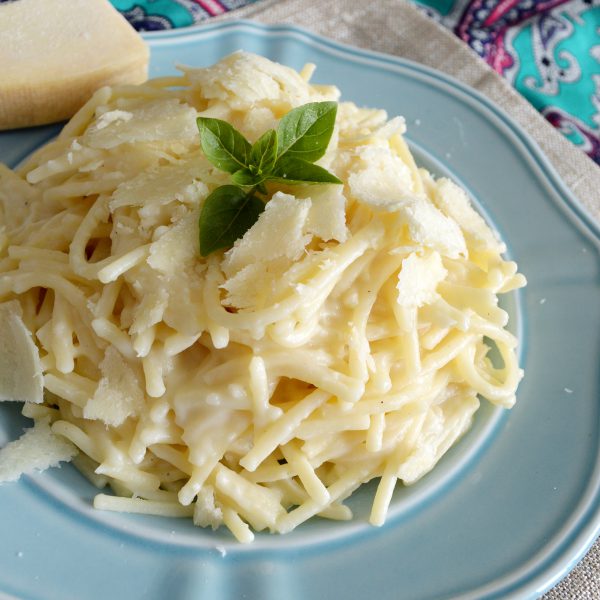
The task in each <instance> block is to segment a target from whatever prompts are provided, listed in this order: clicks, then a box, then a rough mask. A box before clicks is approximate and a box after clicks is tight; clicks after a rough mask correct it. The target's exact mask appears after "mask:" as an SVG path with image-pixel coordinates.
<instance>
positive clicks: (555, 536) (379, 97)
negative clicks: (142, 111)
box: [0, 22, 600, 600]
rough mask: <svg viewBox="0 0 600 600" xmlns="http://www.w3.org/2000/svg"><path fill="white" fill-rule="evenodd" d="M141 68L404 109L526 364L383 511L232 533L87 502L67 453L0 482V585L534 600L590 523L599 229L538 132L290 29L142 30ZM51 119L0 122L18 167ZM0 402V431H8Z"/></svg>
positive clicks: (149, 592)
mask: <svg viewBox="0 0 600 600" xmlns="http://www.w3.org/2000/svg"><path fill="white" fill-rule="evenodd" d="M148 41H149V43H150V45H151V47H152V67H151V75H152V76H158V75H163V74H166V73H171V72H173V71H174V64H176V63H185V64H190V65H208V64H211V63H213V62H214V61H216V60H218V59H219V58H220V57H222V56H223V55H225V54H227V53H229V52H232V51H234V50H237V49H244V50H248V51H253V52H258V53H260V54H263V55H265V56H268V57H270V58H272V59H275V60H277V61H279V62H283V63H285V64H288V65H291V66H293V67H296V68H299V67H301V66H302V65H303V64H304V63H306V62H314V63H316V64H317V65H318V70H317V73H316V76H315V81H317V82H321V83H325V82H327V83H334V84H336V85H338V86H339V87H340V88H341V90H342V91H343V97H344V98H345V99H348V100H352V101H354V102H356V103H358V104H360V105H368V106H373V107H383V108H385V109H387V110H388V111H389V114H390V115H396V114H401V115H404V116H405V117H406V120H407V123H408V127H409V134H408V138H409V140H410V142H411V145H412V148H413V151H414V152H415V154H416V156H417V157H418V160H419V162H421V164H423V165H424V166H426V167H428V168H430V169H432V170H433V171H435V172H436V173H438V174H446V175H450V176H451V177H453V178H455V179H456V180H458V181H460V182H461V183H462V184H463V185H464V186H465V187H466V188H468V190H469V191H470V192H471V194H472V195H473V197H474V198H475V199H476V200H477V202H478V205H479V207H480V209H481V210H482V211H483V212H484V213H485V214H486V216H487V217H488V218H489V219H490V221H491V222H492V223H493V224H494V226H495V227H496V229H497V230H498V231H499V232H500V233H501V235H502V236H503V238H504V239H505V241H506V242H507V244H508V247H509V252H510V255H511V256H512V257H514V258H515V259H516V260H518V262H519V265H520V267H521V270H522V272H524V273H525V274H526V275H527V277H528V279H529V285H528V287H527V288H526V289H525V291H524V292H522V293H521V294H520V295H514V296H513V297H512V298H511V299H509V301H508V303H507V306H508V309H509V311H510V312H511V314H512V318H513V325H512V327H513V329H514V330H516V331H517V332H518V333H519V335H520V336H521V337H522V339H523V344H522V357H521V358H522V363H523V365H524V367H525V369H526V377H525V379H524V381H523V383H522V385H521V387H520V390H519V400H518V404H517V406H516V407H515V408H514V409H513V411H512V412H510V414H506V413H503V412H501V411H498V410H492V409H490V408H484V409H483V410H482V411H481V412H480V414H479V415H478V418H477V420H476V423H475V425H474V427H473V430H472V431H471V432H470V433H469V434H468V435H467V436H466V437H465V438H463V440H461V442H460V444H459V445H458V446H457V447H456V448H454V449H453V450H452V451H451V452H450V453H449V454H448V455H447V456H446V457H445V458H444V459H443V461H442V462H441V463H440V465H438V467H437V468H436V470H435V471H434V472H433V473H431V474H430V475H429V476H427V477H426V478H424V479H423V480H422V481H421V482H420V483H418V484H417V485H415V486H414V487H412V488H410V489H402V490H398V491H397V493H396V495H395V498H394V502H393V505H392V508H391V515H390V518H389V520H388V522H387V523H386V525H385V526H384V527H382V528H380V529H375V528H372V527H369V526H368V525H367V524H366V517H367V515H368V509H369V503H370V500H371V498H372V494H373V491H374V488H373V486H367V487H366V489H363V490H361V491H360V492H359V493H358V494H357V495H356V497H355V498H353V499H352V500H351V505H352V507H353V509H354V511H355V514H356V517H357V518H356V520H355V521H354V522H352V523H330V522H324V521H314V522H312V523H309V524H307V525H305V526H303V527H301V528H299V529H298V530H296V531H294V532H293V533H291V534H290V535H288V536H285V537H272V536H268V535H266V536H259V537H258V539H257V541H256V543H255V544H253V545H252V546H249V547H248V546H246V547H240V546H238V545H236V544H235V543H234V542H232V540H231V539H230V538H229V537H228V536H227V535H226V533H224V532H216V533H213V532H211V531H203V530H200V529H196V528H193V527H192V526H191V524H190V523H188V522H186V521H178V520H174V519H172V520H162V519H159V518H154V517H142V516H131V515H118V514H112V513H102V512H98V511H93V510H92V509H90V499H91V498H92V497H93V494H94V490H93V489H92V488H91V487H90V486H89V485H88V484H87V483H86V482H85V481H84V480H83V479H82V477H81V476H80V475H79V474H78V473H77V472H76V471H75V470H74V469H73V468H72V467H70V466H67V467H63V468H62V469H56V470H53V471H52V472H47V473H44V474H42V475H41V476H38V477H35V478H23V479H22V480H21V481H20V482H19V483H18V484H14V485H5V486H3V487H2V488H0V540H1V543H0V590H1V591H0V594H2V593H3V594H4V595H5V596H6V597H13V596H15V597H18V598H39V599H44V600H50V599H57V600H65V599H67V598H74V599H97V600H99V599H104V598H128V599H131V600H134V599H138V598H140V599H141V598H146V599H150V600H161V599H164V598H168V599H169V600H183V599H192V598H194V599H207V600H238V599H242V598H243V599H246V600H305V599H311V600H320V599H325V598H331V599H338V598H343V599H344V600H362V599H364V598H377V599H378V600H384V599H393V600H398V599H404V598H405V599H410V600H419V599H433V598H436V599H440V598H457V597H460V598H473V599H475V598H483V597H485V598H519V599H520V600H521V599H523V598H534V597H536V596H537V595H539V594H540V593H542V592H543V591H544V590H546V589H548V588H549V587H551V586H552V585H553V584H555V583H556V582H557V581H558V580H559V579H560V578H561V577H563V576H564V575H565V574H566V572H567V571H568V570H569V568H571V567H572V566H573V565H574V563H575V562H576V561H577V560H578V559H579V558H580V557H581V556H582V555H583V553H584V552H585V551H586V549H587V548H588V547H589V546H590V544H591V543H592V542H593V540H594V538H595V537H596V535H597V533H598V526H599V522H600V514H599V513H600V511H599V483H600V477H599V455H598V441H599V437H600V436H599V425H600V423H599V400H600V393H599V385H598V384H599V374H598V373H599V370H598V365H599V364H600V363H599V354H600V346H599V341H600V340H599V332H600V327H599V325H600V275H599V272H600V268H599V267H600V252H599V246H600V244H599V240H600V234H599V231H598V228H597V227H596V226H595V225H594V224H593V223H592V221H591V220H590V219H589V218H588V217H587V216H586V214H585V212H584V211H583V210H582V209H581V207H580V205H579V203H578V201H577V200H576V199H575V198H574V197H573V196H572V195H571V194H570V193H569V192H568V191H567V189H566V188H565V186H564V185H563V184H562V182H561V181H560V179H559V178H558V176H557V175H556V173H555V172H554V171H553V170H552V168H551V166H550V165H549V164H548V162H547V161H546V159H545V158H544V156H543V155H542V154H541V152H540V151H539V149H538V148H537V147H536V145H535V144H534V143H533V142H532V141H531V140H530V139H529V138H528V137H527V136H526V135H525V134H524V133H523V132H522V131H521V130H520V129H519V128H518V127H517V126H516V125H515V124H514V123H513V122H512V121H511V120H510V119H509V118H508V117H507V116H506V115H505V114H504V113H503V112H502V111H500V110H499V109H498V108H496V107H495V106H494V105H493V104H492V103H490V102H489V101H488V100H486V99H484V98H482V97H481V96H479V95H478V94H477V93H475V92H473V91H472V90H470V89H469V88H467V87H465V86H463V85H461V84H459V83H457V82H455V81H453V80H451V79H449V78H448V77H446V76H444V75H441V74H439V73H436V72H434V71H432V70H429V69H426V68H424V67H421V66H419V65H415V64H412V63H409V62H406V61H403V60H399V59H397V58H392V57H388V56H383V55H379V54H374V53H372V52H367V51H364V50H357V49H353V48H348V47H344V46H341V45H338V44H336V43H333V42H331V41H328V40H325V39H322V38H319V37H317V36H315V35H313V34H311V33H307V32H305V31H302V30H299V29H296V28H291V27H274V28H267V27H263V26H260V25H256V24H252V23H248V22H238V23H229V24H221V25H216V26H210V27H205V28H203V29H201V30H187V31H179V32H175V33H169V34H166V35H158V36H150V37H149V38H148ZM56 130H57V129H56V128H55V127H54V128H53V127H49V128H37V129H34V130H27V131H16V132H12V133H3V134H0V159H1V160H3V161H4V162H7V163H9V164H11V165H14V164H16V163H17V162H18V161H19V160H21V159H22V158H23V157H24V156H25V155H26V154H27V153H29V152H30V151H31V150H32V149H34V148H35V147H37V146H38V145H39V144H40V143H42V142H43V141H45V140H46V139H48V138H49V137H51V136H52V135H54V134H55V132H56ZM24 425H25V420H24V419H22V418H21V417H19V415H18V407H16V406H13V405H8V406H7V405H6V404H5V405H3V406H1V407H0V443H4V442H5V441H7V440H8V439H11V438H15V437H17V436H18V434H19V432H20V430H21V428H22V427H23V426H24Z"/></svg>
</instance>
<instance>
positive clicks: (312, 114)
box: [197, 102, 342, 256]
mask: <svg viewBox="0 0 600 600" xmlns="http://www.w3.org/2000/svg"><path fill="white" fill-rule="evenodd" d="M336 112H337V103H335V102H311V103H310V104H304V105H303V106H299V107H298V108H294V109H293V110H291V111H290V112H289V113H287V114H286V115H285V116H284V117H283V118H282V119H281V121H280V122H279V126H278V127H277V131H276V130H274V129H270V130H269V131H267V132H266V133H264V134H263V135H262V136H261V137H260V138H259V139H258V140H257V141H256V142H255V143H254V144H250V142H249V141H248V140H247V139H246V138H245V137H244V136H243V135H242V134H241V133H240V132H239V131H238V130H237V129H236V128H235V127H233V126H232V125H230V124H229V123H227V122H226V121H222V120H221V119H210V118H206V117H199V118H198V120H197V123H198V130H199V131H200V144H201V145H202V150H203V152H204V154H205V156H206V158H207V159H208V160H209V161H210V162H211V163H212V164H213V165H214V166H215V167H217V168H218V169H220V170H221V171H225V172H227V173H230V174H231V180H232V182H233V184H235V185H232V184H230V185H223V186H221V187H218V188H217V189H215V190H214V191H213V192H212V193H211V194H210V195H209V196H208V197H207V198H206V200H205V201H204V204H203V205H202V209H201V211H200V223H199V225H200V254H201V255H202V256H208V255H209V254H210V253H211V252H214V251H215V250H220V249H221V248H228V247H230V246H232V245H233V243H234V242H235V240H237V239H239V238H240V237H242V236H243V235H244V233H246V231H248V229H250V227H252V225H254V223H256V221H257V220H258V217H259V216H260V213H261V212H262V211H263V210H264V207H265V201H264V199H261V198H260V196H259V194H261V195H265V194H266V193H267V189H266V187H265V182H266V181H274V182H279V183H283V184H286V185H290V184H291V185H296V184H319V183H337V184H339V183H342V182H341V181H340V180H339V179H338V178H337V177H336V176H335V175H333V174H332V173H330V172H329V171H327V170H326V169H323V167H319V166H318V165H315V164H313V163H314V162H315V161H316V160H319V158H321V157H322V156H323V155H324V154H325V151H326V150H327V146H328V145H329V141H330V139H331V135H332V133H333V127H334V124H335V115H336Z"/></svg>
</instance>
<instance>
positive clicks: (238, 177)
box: [231, 169, 265, 186]
mask: <svg viewBox="0 0 600 600" xmlns="http://www.w3.org/2000/svg"><path fill="white" fill-rule="evenodd" d="M264 180H265V176H264V175H255V174H254V173H252V171H250V169H240V170H239V171H236V172H235V173H234V174H233V175H232V176H231V181H233V183H235V184H237V185H246V186H247V185H258V184H259V183H260V182H261V181H264Z"/></svg>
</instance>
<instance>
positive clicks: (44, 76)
mask: <svg viewBox="0 0 600 600" xmlns="http://www.w3.org/2000/svg"><path fill="white" fill-rule="evenodd" d="M0 39H1V40H2V44H0V64H1V65H2V78H1V79H0V129H15V128H17V127H27V126H32V125H43V124H46V123H53V122H56V121H61V120H64V119H67V118H69V117H71V116H72V115H73V114H75V113H76V112H77V110H79V108H81V106H83V104H84V103H85V102H86V101H87V100H88V99H89V98H90V96H91V95H92V94H93V93H94V92H95V91H96V90H97V89H99V88H101V87H102V86H105V85H117V84H122V83H133V84H136V83H142V82H144V81H145V80H146V78H147V67H148V56H149V52H148V48H147V47H146V45H145V43H144V42H143V41H142V39H141V38H140V37H139V36H138V35H137V34H136V32H135V31H134V30H133V29H132V28H131V27H130V26H129V24H128V23H127V21H125V19H123V17H121V15H119V13H118V12H117V11H116V10H115V9H114V8H113V7H112V5H111V4H110V3H109V2H108V0H53V2H47V1H45V0H19V2H9V3H3V4H1V5H0Z"/></svg>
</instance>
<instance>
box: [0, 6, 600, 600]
mask: <svg viewBox="0 0 600 600" xmlns="http://www.w3.org/2000/svg"><path fill="white" fill-rule="evenodd" d="M0 1H1V0H0ZM111 1H112V2H113V3H114V4H115V6H117V8H119V9H120V10H122V11H123V13H124V14H125V15H126V16H128V18H130V20H131V21H132V22H133V23H134V25H136V23H137V25H136V26H137V27H138V28H139V29H146V30H147V29H156V28H159V27H158V26H151V25H150V24H149V23H150V21H152V23H153V24H154V25H156V23H158V22H159V21H157V20H152V19H153V18H155V17H162V18H164V19H166V21H162V22H163V23H164V24H165V26H166V27H173V26H182V25H181V24H178V23H180V21H177V20H176V19H175V17H173V16H172V15H171V16H169V11H168V10H167V9H172V8H173V5H178V7H179V8H185V9H186V14H187V16H185V15H184V14H183V13H181V12H180V13H178V14H179V15H180V16H181V18H182V19H183V21H182V22H183V25H190V24H192V23H195V22H197V21H202V20H204V19H206V18H209V15H211V14H212V15H217V16H215V17H211V18H214V19H215V20H217V21H219V20H223V19H227V18H238V17H239V18H252V19H255V20H258V21H262V22H264V23H292V24H295V25H300V26H303V27H306V28H309V29H311V30H313V31H315V32H316V33H320V34H321V35H325V36H327V37H332V38H334V39H336V40H338V41H340V42H343V43H346V44H352V45H355V46H361V47H363V48H370V49H372V50H377V51H379V52H385V53H388V54H393V55H397V56H402V57H405V58H408V59H411V60H414V61H417V62H420V63H422V64H425V65H428V66H431V67H435V68H437V69H438V70H441V71H444V72H446V73H448V74H450V75H452V76H454V77H456V78H457V79H460V80H461V81H463V82H464V83H466V84H468V85H470V86H472V87H473V88H475V89H477V90H478V91H480V92H481V93H483V94H485V95H487V96H488V97H490V98H492V99H493V100H494V101H495V102H496V103H497V104H499V105H500V106H501V107H502V108H503V109H504V110H505V111H506V112H507V113H509V114H510V115H511V117H512V118H513V119H514V120H515V121H516V122H518V123H519V124H520V125H521V127H522V128H523V129H524V130H526V131H527V132H528V133H529V135H531V136H532V138H533V139H535V140H536V142H537V143H538V144H539V145H540V147H541V148H542V150H543V151H544V152H545V154H546V155H547V156H548V158H549V159H550V161H551V162H552V163H553V165H554V167H555V168H556V170H557V171H558V172H559V173H560V175H561V177H562V178H563V180H564V181H565V183H566V184H567V185H568V186H569V187H570V188H571V190H572V191H573V192H574V193H575V194H576V195H577V196H578V198H579V200H580V201H581V203H582V204H583V205H584V206H585V208H586V209H587V210H588V212H589V213H590V214H591V215H592V216H593V217H595V218H596V220H597V221H598V222H600V168H599V167H598V166H597V165H595V164H594V163H593V162H592V161H591V160H589V159H588V158H587V157H586V156H585V155H584V154H583V153H582V152H581V151H580V150H579V149H577V148H576V146H575V145H574V144H578V145H579V146H580V147H582V149H584V150H586V151H588V152H589V151H590V150H592V152H589V154H591V155H593V156H595V158H596V160H597V159H598V138H599V131H600V114H599V111H600V68H599V66H600V50H599V48H600V45H599V44H600V39H599V37H598V36H599V33H600V32H599V26H600V10H599V7H600V1H595V0H590V1H588V2H585V1H583V0H571V1H568V2H564V1H560V0H542V1H539V2H536V1H534V0H523V1H519V0H475V1H468V0H421V5H423V4H425V3H426V4H427V5H428V6H427V7H425V8H423V7H421V14H419V12H417V11H416V10H415V9H414V8H413V7H411V6H409V5H407V4H405V3H404V2H401V1H399V0H379V1H378V2H365V1H364V0H328V1H327V2H323V1H322V0H260V1H258V2H248V1H244V0H241V1H238V2H224V1H223V0H220V1H219V2H217V1H216V0H211V1H210V2H209V1H206V0H205V1H201V0H145V1H143V0H135V1H133V0H111ZM243 5H246V6H244V7H242V6H243ZM198 7H200V8H201V9H202V10H200V8H198ZM215 7H218V8H215ZM234 7H238V10H235V11H233V12H231V13H229V12H228V11H229V10H231V9H232V8H234ZM432 7H433V8H432ZM209 8H210V10H212V12H210V11H209ZM159 9H160V10H162V11H163V12H162V13H159ZM424 10H425V11H426V12H427V13H428V14H429V15H430V16H433V17H434V19H427V18H425V17H424V16H423V15H422V12H423V11H424ZM132 11H137V12H132ZM202 11H204V12H202ZM219 11H220V12H219ZM527 11H529V12H527ZM135 15H137V17H136V16H135ZM184 17H185V19H184ZM145 18H151V19H150V21H149V22H148V23H147V24H146V25H143V24H142V21H143V19H145ZM135 19H138V20H137V21H136V20H135ZM186 19H187V20H186ZM440 24H441V25H444V26H445V29H442V28H441V27H440ZM449 30H452V31H453V32H454V33H456V35H457V36H458V37H459V38H461V39H462V40H464V41H465V42H467V43H466V44H465V43H461V42H459V41H458V40H457V39H456V37H455V36H452V35H450V33H449ZM469 47H470V48H471V49H469ZM472 50H474V51H475V52H477V54H479V55H480V56H482V57H483V58H484V60H485V62H484V61H482V60H478V59H477V57H476V56H475V55H474V54H473V52H472ZM546 59H547V60H546ZM511 61H512V63H511ZM547 61H549V63H548V62H547ZM486 63H487V64H486ZM561 70H562V72H561ZM494 71H496V72H500V74H502V75H504V76H505V79H504V80H503V79H501V78H500V77H498V76H497V74H496V73H494ZM577 74H578V75H577ZM576 75H577V76H576ZM507 80H508V81H509V82H510V83H511V84H512V85H513V86H515V87H516V88H517V89H518V90H519V91H520V92H521V94H522V95H521V94H518V93H517V92H515V90H514V88H513V87H511V86H510V85H508V83H507ZM519 86H522V87H521V88H520V87H519ZM555 92H556V93H555ZM523 96H525V97H527V98H528V99H529V100H530V102H532V104H533V105H534V106H535V108H537V109H538V110H539V111H542V112H543V113H544V114H545V116H547V118H548V120H549V121H550V122H551V123H552V124H553V125H555V126H558V129H559V130H560V131H562V133H563V134H565V135H566V137H568V138H569V139H570V140H571V141H572V142H573V143H574V144H572V143H570V142H567V141H566V140H565V139H564V138H562V137H561V136H560V135H559V134H558V133H557V132H556V130H554V129H553V128H552V127H551V126H550V125H549V123H548V121H546V120H544V119H543V118H542V116H541V115H540V113H539V112H537V111H536V110H534V108H532V105H531V104H529V103H528V102H525V101H524V100H523ZM548 106H553V107H555V108H552V109H550V108H547V107H548ZM553 115H554V116H553ZM557 115H560V118H559V116H557ZM565 115H566V116H565ZM569 115H571V116H569ZM573 122H577V123H578V124H577V126H575V125H571V123H573ZM586 123H587V125H585V124H586ZM580 132H586V134H585V135H584V134H583V133H580ZM587 134H589V137H588V135H587ZM586 140H587V141H586ZM588 143H589V146H588ZM594 149H595V152H596V154H595V155H594V154H593V151H594ZM599 162H600V161H599ZM598 598H600V542H596V544H595V545H594V546H593V547H592V549H591V550H590V551H589V552H588V553H587V555H586V556H585V558H584V559H583V560H582V562H581V563H580V564H579V566H578V567H577V568H575V569H574V570H573V572H572V573H571V574H570V575H569V576H568V577H567V578H566V579H564V580H563V581H562V582H561V583H560V584H558V585H557V586H556V587H555V588H553V589H552V590H551V591H549V592H548V593H547V594H545V595H544V600H598Z"/></svg>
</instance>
